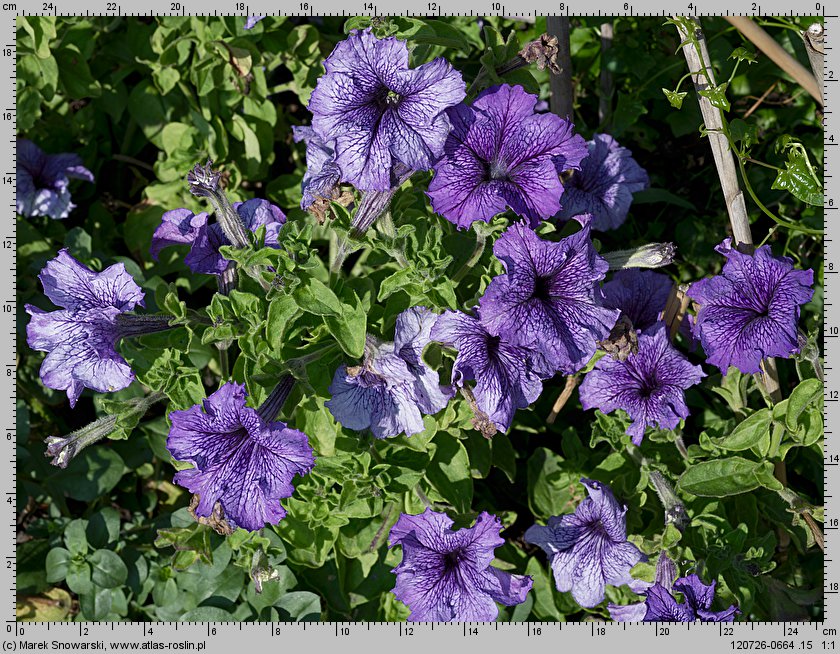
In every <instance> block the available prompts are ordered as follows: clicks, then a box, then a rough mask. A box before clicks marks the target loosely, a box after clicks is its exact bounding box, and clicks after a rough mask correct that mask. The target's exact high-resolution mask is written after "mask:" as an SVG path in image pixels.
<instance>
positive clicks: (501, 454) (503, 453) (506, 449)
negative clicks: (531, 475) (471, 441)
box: [490, 434, 516, 484]
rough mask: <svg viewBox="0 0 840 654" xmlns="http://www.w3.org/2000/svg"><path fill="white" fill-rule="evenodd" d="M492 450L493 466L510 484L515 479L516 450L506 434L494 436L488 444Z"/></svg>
mask: <svg viewBox="0 0 840 654" xmlns="http://www.w3.org/2000/svg"><path fill="white" fill-rule="evenodd" d="M490 444H491V447H492V448H493V465H494V466H496V467H497V468H499V470H501V471H502V472H504V473H505V476H506V477H507V478H508V479H509V480H510V483H511V484H512V483H513V482H514V480H515V479H516V450H514V449H513V443H511V442H510V438H508V436H507V434H495V435H494V436H493V438H492V440H491V442H490Z"/></svg>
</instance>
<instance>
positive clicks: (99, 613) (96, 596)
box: [79, 588, 113, 620]
mask: <svg viewBox="0 0 840 654" xmlns="http://www.w3.org/2000/svg"><path fill="white" fill-rule="evenodd" d="M112 605H113V591H111V590H108V589H107V588H97V589H96V590H94V591H93V592H90V593H84V594H82V595H80V596H79V608H81V609H82V613H83V614H84V616H85V618H87V619H88V620H104V619H105V618H107V617H108V614H110V613H111V607H112Z"/></svg>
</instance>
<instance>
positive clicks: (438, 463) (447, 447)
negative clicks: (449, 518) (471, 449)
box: [426, 432, 473, 513]
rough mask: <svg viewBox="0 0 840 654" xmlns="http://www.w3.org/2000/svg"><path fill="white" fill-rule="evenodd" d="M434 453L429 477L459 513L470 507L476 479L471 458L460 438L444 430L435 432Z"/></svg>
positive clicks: (428, 472)
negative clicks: (472, 474) (473, 478)
mask: <svg viewBox="0 0 840 654" xmlns="http://www.w3.org/2000/svg"><path fill="white" fill-rule="evenodd" d="M434 443H435V445H437V450H436V451H435V456H434V458H433V459H432V462H431V463H430V464H429V467H428V468H427V469H426V478H427V479H428V480H429V481H430V482H431V483H432V485H433V486H434V487H435V488H436V489H437V491H438V492H439V493H440V494H441V495H442V496H443V497H444V499H446V501H447V502H449V503H450V504H451V505H452V506H453V507H454V508H455V510H456V511H458V512H459V513H466V512H467V511H469V510H470V505H471V504H472V498H473V480H472V476H471V475H470V459H469V456H468V455H467V450H466V449H465V448H464V446H463V445H462V444H461V441H459V440H458V439H456V438H454V437H453V436H452V435H451V434H448V433H446V432H442V433H440V434H438V435H437V436H435V438H434Z"/></svg>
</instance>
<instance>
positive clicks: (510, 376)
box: [432, 311, 542, 431]
mask: <svg viewBox="0 0 840 654" xmlns="http://www.w3.org/2000/svg"><path fill="white" fill-rule="evenodd" d="M432 339H433V340H435V341H438V342H440V343H443V344H444V345H448V346H450V347H454V348H455V349H456V350H458V356H457V357H456V358H455V363H454V365H453V366H452V383H453V384H454V385H455V386H458V387H464V386H465V385H466V382H468V381H470V380H475V387H474V388H473V391H472V392H473V395H474V396H475V401H476V404H477V405H478V408H479V409H480V410H481V411H482V412H484V413H485V414H486V415H487V417H488V418H489V419H490V420H491V421H492V422H493V424H494V425H495V426H496V428H498V429H500V430H501V431H507V430H508V428H509V427H510V423H511V421H512V420H513V415H514V414H515V413H516V410H517V409H524V408H525V407H527V406H529V405H531V404H532V403H533V402H535V401H536V400H537V398H538V397H539V396H540V393H542V381H540V378H539V376H538V375H537V373H536V372H535V371H534V362H533V357H534V355H535V351H534V350H533V349H532V348H531V347H530V346H523V345H516V344H514V343H512V342H511V341H510V340H509V339H508V338H507V337H504V336H493V335H492V334H491V333H490V332H489V331H487V329H486V328H485V327H484V325H483V324H482V322H481V321H480V320H478V319H477V318H473V317H472V316H468V315H466V314H464V313H461V312H460V311H446V312H445V313H444V314H443V315H441V316H440V318H438V319H437V322H436V323H435V326H434V328H433V329H432Z"/></svg>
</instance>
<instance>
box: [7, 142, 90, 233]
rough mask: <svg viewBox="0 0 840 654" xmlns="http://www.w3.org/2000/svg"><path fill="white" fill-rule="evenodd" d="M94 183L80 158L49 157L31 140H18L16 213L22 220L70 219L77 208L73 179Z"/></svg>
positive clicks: (73, 155) (68, 154)
mask: <svg viewBox="0 0 840 654" xmlns="http://www.w3.org/2000/svg"><path fill="white" fill-rule="evenodd" d="M71 178H72V179H83V180H85V181H86V182H93V173H91V172H90V171H89V170H88V169H87V168H85V167H84V166H83V165H82V158H81V157H80V156H79V155H77V154H72V153H64V154H46V153H45V152H44V151H43V150H41V148H39V147H38V146H37V145H35V144H34V143H33V142H32V141H30V140H28V139H18V140H17V169H16V174H15V183H16V186H17V194H16V197H15V199H16V202H17V212H18V213H19V214H20V215H21V216H29V217H35V216H49V217H50V218H53V219H55V220H61V219H63V218H67V216H69V215H70V212H71V211H72V210H73V209H74V208H75V206H76V205H75V204H73V202H71V198H70V189H69V188H68V187H69V185H70V179H71Z"/></svg>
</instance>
